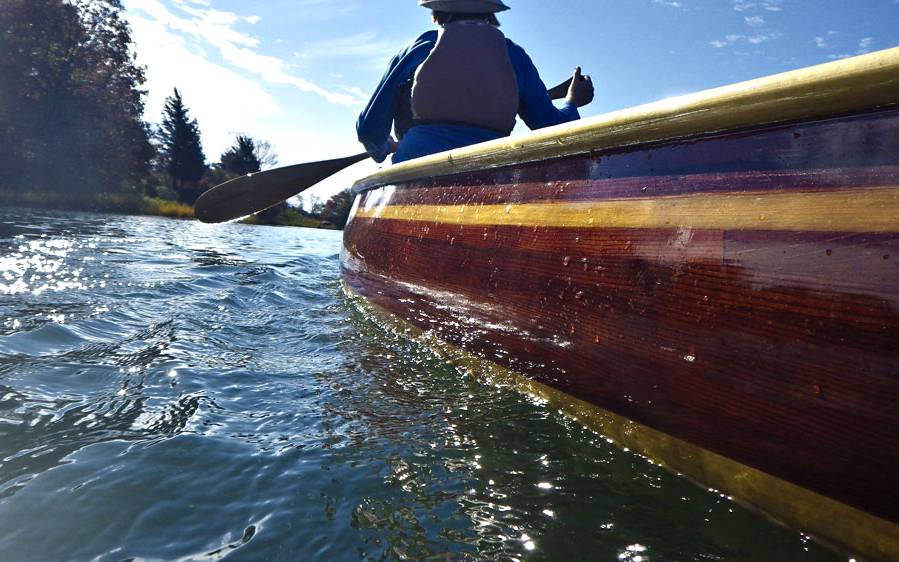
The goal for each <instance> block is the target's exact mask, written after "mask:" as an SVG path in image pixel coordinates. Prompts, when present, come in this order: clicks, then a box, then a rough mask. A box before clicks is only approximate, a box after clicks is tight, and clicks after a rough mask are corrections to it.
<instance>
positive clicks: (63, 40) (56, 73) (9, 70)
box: [0, 0, 153, 204]
mask: <svg viewBox="0 0 899 562" xmlns="http://www.w3.org/2000/svg"><path fill="white" fill-rule="evenodd" d="M0 30H2V31H0V143H2V146H3V150H2V151H0V188H3V189H18V190H41V191H58V192H63V193H66V194H67V195H72V196H73V197H72V203H73V204H77V201H78V200H79V199H81V200H87V199H89V198H90V197H89V196H90V195H92V194H95V193H97V192H100V191H120V190H122V189H125V188H128V187H135V186H136V185H138V184H139V183H141V181H142V180H143V178H145V177H146V176H147V174H148V171H149V162H150V159H151V157H152V154H153V152H152V146H151V145H150V143H149V138H148V135H147V129H146V127H145V125H144V123H143V122H142V114H143V95H144V92H143V91H141V89H140V87H141V86H142V84H143V83H144V72H143V69H142V68H140V67H139V66H137V64H136V62H135V59H134V52H133V49H132V46H133V45H132V42H131V34H130V30H129V28H128V25H127V23H126V22H125V20H124V19H123V16H122V5H121V3H120V1H119V0H69V1H64V0H0Z"/></svg>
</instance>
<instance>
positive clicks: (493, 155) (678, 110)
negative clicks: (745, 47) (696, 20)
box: [352, 47, 899, 194]
mask: <svg viewBox="0 0 899 562" xmlns="http://www.w3.org/2000/svg"><path fill="white" fill-rule="evenodd" d="M897 105H899V47H896V48H892V49H888V50H884V51H879V52H876V53H871V54H867V55H862V56H858V57H853V58H850V59H845V60H840V61H835V62H830V63H826V64H822V65H818V66H813V67H809V68H804V69H800V70H795V71H791V72H786V73H783V74H777V75H774V76H769V77H765V78H759V79H756V80H750V81H748V82H741V83H738V84H733V85H729V86H723V87H720V88H714V89H711V90H707V91H704V92H699V93H696V94H689V95H685V96H680V97H676V98H671V99H667V100H661V101H658V102H654V103H650V104H646V105H642V106H638V107H634V108H632V109H626V110H622V111H615V112H612V113H607V114H605V115H601V116H597V117H593V118H590V119H584V120H581V121H576V122H573V123H568V124H564V125H559V126H556V127H549V128H546V129H541V130H538V131H534V132H531V133H529V134H526V135H521V136H517V137H510V138H504V139H499V140H496V141H492V142H487V143H482V144H478V145H474V146H470V147H465V148H460V149H457V150H453V151H449V152H443V153H439V154H433V155H430V156H425V157H423V158H418V159H415V160H411V161H408V162H403V163H400V164H396V165H393V166H389V167H387V168H385V169H383V170H381V171H379V172H377V173H375V174H372V175H370V176H368V177H367V178H363V179H361V180H359V181H358V182H356V184H355V185H354V186H353V188H352V192H353V193H354V194H359V193H362V192H365V191H369V190H372V189H377V188H379V187H382V186H385V185H391V184H398V183H404V182H410V181H415V180H421V179H425V178H434V177H440V176H450V175H454V174H459V173H464V172H473V171H477V170H485V169H494V168H502V167H507V166H515V165H519V164H525V163H531V162H539V161H544V160H549V159H553V158H560V157H565V156H575V155H583V154H592V153H602V152H614V151H616V150H624V149H629V148H634V147H637V146H645V145H652V144H656V143H665V142H672V141H679V140H688V139H695V138H701V137H707V136H713V135H717V134H722V133H733V132H737V131H740V130H749V129H758V128H763V127H768V126H775V125H784V124H788V123H791V122H803V121H810V120H820V119H828V118H834V117H840V116H844V115H850V114H861V113H868V112H874V111H879V110H883V109H888V108H891V107H894V106H897Z"/></svg>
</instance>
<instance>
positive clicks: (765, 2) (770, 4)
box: [734, 0, 783, 12]
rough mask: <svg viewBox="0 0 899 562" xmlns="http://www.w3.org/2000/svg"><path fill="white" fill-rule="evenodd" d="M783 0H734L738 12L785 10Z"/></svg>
mask: <svg viewBox="0 0 899 562" xmlns="http://www.w3.org/2000/svg"><path fill="white" fill-rule="evenodd" d="M782 4H783V1H782V0H762V1H760V2H749V1H746V0H734V10H736V11H738V12H751V11H766V12H780V11H782V10H783V7H782Z"/></svg>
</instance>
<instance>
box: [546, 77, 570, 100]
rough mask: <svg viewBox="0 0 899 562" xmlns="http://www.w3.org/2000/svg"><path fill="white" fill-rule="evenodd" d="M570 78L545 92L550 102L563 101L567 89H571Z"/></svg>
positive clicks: (566, 94)
mask: <svg viewBox="0 0 899 562" xmlns="http://www.w3.org/2000/svg"><path fill="white" fill-rule="evenodd" d="M571 80H572V79H571V78H569V79H568V80H566V81H564V82H562V83H561V84H559V85H558V86H555V87H552V88H550V89H549V90H547V93H548V94H549V99H551V100H561V99H565V98H566V97H567V96H568V88H570V87H571Z"/></svg>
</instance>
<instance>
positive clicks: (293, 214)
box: [0, 188, 340, 230]
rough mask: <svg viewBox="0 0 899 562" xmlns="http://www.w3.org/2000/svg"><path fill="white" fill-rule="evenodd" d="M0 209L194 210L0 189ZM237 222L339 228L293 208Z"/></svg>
mask: <svg viewBox="0 0 899 562" xmlns="http://www.w3.org/2000/svg"><path fill="white" fill-rule="evenodd" d="M0 207H6V208H21V209H44V210H52V211H76V212H88V213H100V214H105V213H109V214H120V215H136V216H151V217H165V218H171V219H181V220H193V219H194V208H193V206H192V205H188V204H186V203H181V202H179V201H175V200H172V199H163V198H160V197H149V196H147V195H140V194H133V195H121V194H100V195H99V196H97V197H95V198H92V199H85V198H78V199H77V200H75V201H73V200H71V199H68V200H67V198H65V197H64V196H60V194H58V193H48V192H39V191H27V192H13V191H10V190H5V189H2V188H0ZM240 222H241V223H243V224H252V225H264V226H293V227H300V228H316V229H325V230H339V229H340V228H339V227H340V225H336V224H332V223H330V222H328V221H326V220H322V219H321V218H320V217H316V216H313V215H311V214H308V213H305V212H304V211H303V210H301V209H298V208H295V207H287V208H286V209H280V212H279V213H278V214H277V215H276V216H275V217H274V220H260V218H259V217H258V216H250V217H247V218H245V219H243V220H241V221H240Z"/></svg>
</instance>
